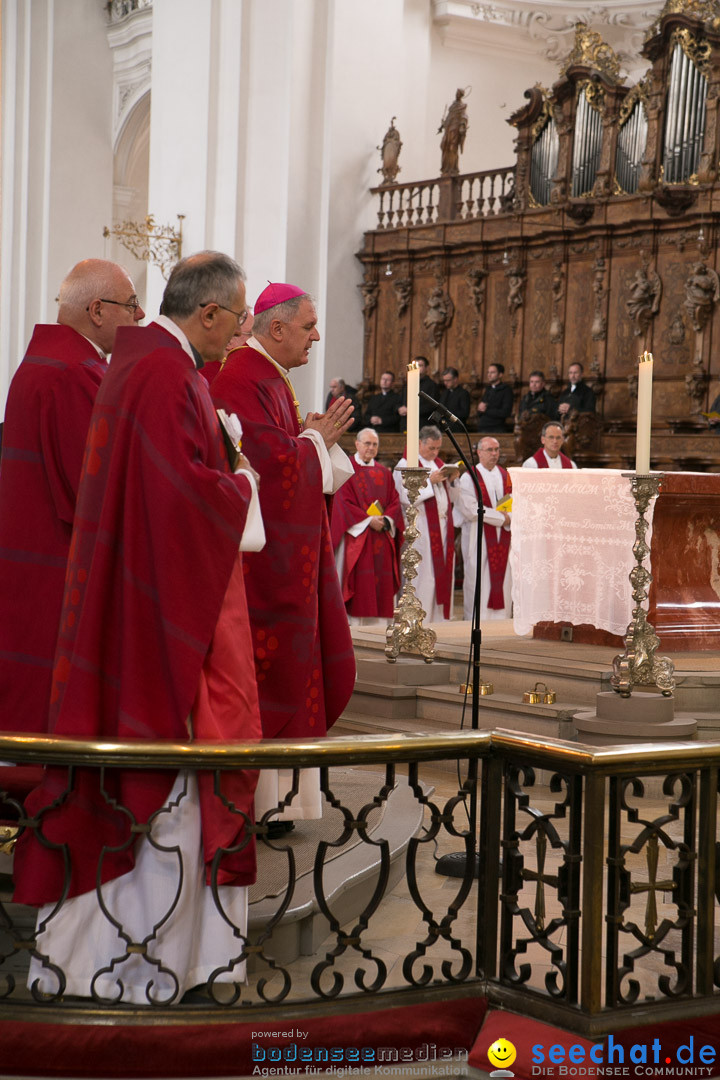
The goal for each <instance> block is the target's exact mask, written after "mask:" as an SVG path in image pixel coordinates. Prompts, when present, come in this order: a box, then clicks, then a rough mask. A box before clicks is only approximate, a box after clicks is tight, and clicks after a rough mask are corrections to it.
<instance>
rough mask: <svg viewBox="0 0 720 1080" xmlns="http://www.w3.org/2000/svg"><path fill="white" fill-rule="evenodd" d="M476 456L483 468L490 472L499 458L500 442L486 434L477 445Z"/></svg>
mask: <svg viewBox="0 0 720 1080" xmlns="http://www.w3.org/2000/svg"><path fill="white" fill-rule="evenodd" d="M477 456H478V461H479V462H480V464H481V465H482V466H483V468H485V469H488V470H489V471H490V472H492V471H493V469H494V468H495V466H496V465H497V463H498V460H499V458H500V443H499V442H498V441H497V439H494V438H493V437H492V435H486V436H485V437H484V438H483V439H481V440H480V442H479V443H478V445H477Z"/></svg>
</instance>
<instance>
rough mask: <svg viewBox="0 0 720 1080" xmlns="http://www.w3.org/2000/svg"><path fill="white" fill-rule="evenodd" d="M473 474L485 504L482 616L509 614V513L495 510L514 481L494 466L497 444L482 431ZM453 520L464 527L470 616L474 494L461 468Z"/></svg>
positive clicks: (466, 609) (465, 590) (473, 575)
mask: <svg viewBox="0 0 720 1080" xmlns="http://www.w3.org/2000/svg"><path fill="white" fill-rule="evenodd" d="M477 455H478V464H477V465H476V467H475V469H476V473H477V476H478V479H479V481H480V487H481V489H482V496H483V506H484V507H485V517H484V527H483V539H482V569H481V575H480V620H481V621H484V620H486V619H509V618H510V616H511V613H512V576H511V573H510V562H509V559H508V556H509V554H510V513H509V511H506V510H497V509H495V508H496V506H497V504H498V503H502V501H503V500H504V499H506V498H508V496H509V495H510V493H511V492H512V483H511V481H510V476H509V474H508V471H507V469H504V468H503V466H502V465H498V458H499V456H500V443H499V442H498V441H497V439H494V438H493V437H492V436H491V435H486V436H485V438H483V439H481V440H480V442H479V443H478V446H477ZM458 488H459V493H458V499H457V502H456V504H455V509H454V518H455V524H456V525H459V526H460V527H461V528H462V536H461V543H462V555H463V565H464V583H463V617H464V618H465V619H472V607H473V596H474V594H475V578H476V575H477V562H476V552H477V522H478V499H477V492H476V490H475V486H474V484H473V482H472V477H471V476H470V475H469V474H468V473H465V475H464V476H463V477H461V479H460V483H459V484H458Z"/></svg>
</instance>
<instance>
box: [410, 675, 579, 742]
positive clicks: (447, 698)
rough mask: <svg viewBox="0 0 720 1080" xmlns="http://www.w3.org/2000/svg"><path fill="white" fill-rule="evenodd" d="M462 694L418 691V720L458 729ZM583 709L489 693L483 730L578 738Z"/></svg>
mask: <svg viewBox="0 0 720 1080" xmlns="http://www.w3.org/2000/svg"><path fill="white" fill-rule="evenodd" d="M462 707H463V695H462V694H461V693H459V690H458V689H457V688H456V692H455V693H452V691H448V690H440V689H435V688H433V687H426V688H422V689H420V690H418V696H417V716H418V720H421V721H422V720H428V719H432V720H434V721H435V722H436V723H443V724H445V725H446V727H447V729H449V730H458V728H459V726H460V721H461V717H462ZM581 708H582V705H581V704H579V703H578V702H558V703H556V704H555V705H526V704H525V703H524V702H523V701H522V700H520V698H519V697H517V696H514V695H508V694H499V693H497V692H496V693H494V694H489V695H487V696H485V697H481V698H480V700H479V706H478V714H479V724H478V726H479V727H480V728H494V727H503V728H510V729H512V730H514V731H521V732H524V733H525V734H528V735H539V736H546V737H551V738H560V739H571V740H574V739H575V738H576V735H575V729H574V727H573V723H572V718H573V716H574V715H575V713H576V712H578V711H579V710H580V709H581ZM471 710H472V698H470V697H468V701H467V706H466V709H465V717H466V721H465V726H466V727H469V726H470V716H471Z"/></svg>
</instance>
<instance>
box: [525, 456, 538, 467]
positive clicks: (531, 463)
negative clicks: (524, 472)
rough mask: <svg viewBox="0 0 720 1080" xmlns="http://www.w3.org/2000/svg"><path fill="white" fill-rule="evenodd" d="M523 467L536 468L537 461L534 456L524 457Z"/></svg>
mask: <svg viewBox="0 0 720 1080" xmlns="http://www.w3.org/2000/svg"><path fill="white" fill-rule="evenodd" d="M522 467H523V469H537V467H538V463H537V461H536V460H535V458H534V457H529V458H525V460H524V461H523V463H522Z"/></svg>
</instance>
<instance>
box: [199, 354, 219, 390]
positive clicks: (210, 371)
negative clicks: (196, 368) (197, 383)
mask: <svg viewBox="0 0 720 1080" xmlns="http://www.w3.org/2000/svg"><path fill="white" fill-rule="evenodd" d="M222 369H223V362H222V360H211V361H210V362H209V363H207V364H203V366H202V367H201V368H200V374H201V375H202V377H203V379H204V380H205V382H206V383H207V384H208V386H210V385H211V384H212V382H213V380H214V378H215V376H216V375H219V374H220V372H221V371H222Z"/></svg>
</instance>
